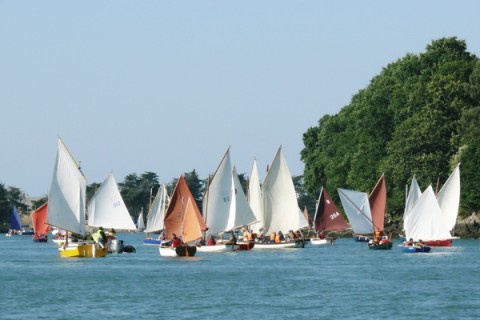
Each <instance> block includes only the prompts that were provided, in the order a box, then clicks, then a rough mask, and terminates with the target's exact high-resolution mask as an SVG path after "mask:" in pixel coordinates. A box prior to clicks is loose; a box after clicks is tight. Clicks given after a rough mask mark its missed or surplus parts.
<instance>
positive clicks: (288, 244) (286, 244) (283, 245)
mask: <svg viewBox="0 0 480 320" xmlns="http://www.w3.org/2000/svg"><path fill="white" fill-rule="evenodd" d="M255 248H256V249H288V248H305V241H304V240H295V241H283V242H280V243H275V242H271V243H261V242H258V243H255Z"/></svg>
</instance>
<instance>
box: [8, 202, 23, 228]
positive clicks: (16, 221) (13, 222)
mask: <svg viewBox="0 0 480 320" xmlns="http://www.w3.org/2000/svg"><path fill="white" fill-rule="evenodd" d="M21 228H22V222H21V221H20V216H19V215H18V211H17V208H15V207H13V212H12V217H11V218H10V229H12V230H20V229H21Z"/></svg>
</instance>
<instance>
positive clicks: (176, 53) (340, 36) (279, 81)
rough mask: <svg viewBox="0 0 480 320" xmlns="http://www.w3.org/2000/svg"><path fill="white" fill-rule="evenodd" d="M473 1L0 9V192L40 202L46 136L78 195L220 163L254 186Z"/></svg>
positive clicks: (474, 5) (203, 172)
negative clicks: (72, 161)
mask: <svg viewBox="0 0 480 320" xmlns="http://www.w3.org/2000/svg"><path fill="white" fill-rule="evenodd" d="M479 12H480V1H476V0H475V1H474V0H472V1H441V0H435V1H383V0H379V1H358V0H352V1H235V2H233V1H118V0H116V1H38V0H32V1H22V0H18V1H3V0H0V110H1V119H2V121H1V126H0V147H1V154H0V182H3V183H5V184H6V185H7V186H16V187H19V188H21V189H23V190H24V191H25V192H26V193H28V194H29V195H32V196H41V195H45V194H46V193H47V192H48V188H49V185H50V180H51V176H52V172H53V165H54V160H55V155H56V139H57V135H59V136H61V137H62V138H63V139H64V141H65V143H66V145H67V146H68V148H69V149H70V151H71V152H72V154H73V155H74V157H75V158H76V159H77V160H78V161H81V163H82V169H83V171H84V173H85V175H86V176H87V178H88V180H89V182H102V181H103V179H104V178H105V177H106V176H107V174H108V173H109V172H110V171H113V173H114V175H115V177H116V179H117V181H122V180H123V178H124V177H125V175H127V174H129V173H134V172H136V173H139V174H140V173H143V172H145V171H153V172H155V173H157V174H158V176H159V178H160V181H161V182H169V181H170V180H171V179H172V178H176V177H178V176H179V175H180V174H181V173H183V172H189V171H191V170H192V169H196V170H197V172H198V173H199V175H200V177H201V178H206V177H207V176H208V174H209V173H213V172H214V170H215V169H216V167H217V164H218V162H219V161H220V160H221V158H222V156H223V154H224V152H225V151H226V149H227V148H228V146H230V145H231V155H232V161H233V163H234V164H235V165H236V166H237V171H238V172H240V173H243V172H244V173H247V174H248V175H249V174H250V170H251V166H252V162H253V159H254V158H255V157H256V159H257V162H258V166H259V170H260V178H261V179H263V178H264V177H265V169H266V166H267V165H268V164H269V163H270V162H271V161H272V160H273V157H274V155H275V152H276V150H277V148H278V147H279V145H282V147H283V151H284V153H285V156H286V159H287V162H288V165H289V167H290V171H291V173H292V174H293V175H299V174H302V172H303V167H304V166H303V163H302V162H301V160H300V151H301V149H302V148H303V142H302V135H303V133H304V132H305V131H306V130H307V129H308V128H309V127H312V126H316V125H317V122H318V120H319V119H320V118H321V117H322V116H323V115H325V114H336V113H337V112H338V111H339V110H340V109H341V108H342V107H343V106H345V105H347V104H349V102H350V99H351V97H352V96H353V95H354V94H355V93H357V92H358V90H360V89H362V88H365V87H366V86H367V85H368V83H369V81H370V80H371V78H372V77H373V76H375V75H377V74H379V73H380V72H381V70H382V68H384V67H386V66H387V64H388V63H390V62H393V61H396V60H397V59H400V58H402V57H404V56H405V54H407V53H414V54H418V53H421V52H424V51H425V47H426V46H427V45H428V44H429V43H431V41H432V40H434V39H439V38H442V37H449V36H457V37H458V38H459V39H463V40H465V41H466V42H467V45H468V50H469V51H470V52H472V53H474V54H476V55H480V19H479V18H478V14H479Z"/></svg>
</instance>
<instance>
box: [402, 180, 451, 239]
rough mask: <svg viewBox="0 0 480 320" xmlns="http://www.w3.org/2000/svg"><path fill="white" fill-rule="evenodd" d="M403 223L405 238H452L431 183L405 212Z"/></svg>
mask: <svg viewBox="0 0 480 320" xmlns="http://www.w3.org/2000/svg"><path fill="white" fill-rule="evenodd" d="M403 224H404V229H405V236H406V238H407V239H410V238H412V239H413V240H415V241H418V240H423V241H429V240H447V239H451V238H452V236H451V235H450V232H449V231H448V229H447V228H446V226H445V222H444V220H443V219H442V210H441V209H440V206H439V205H438V202H437V199H436V197H435V193H434V192H433V188H432V186H431V185H430V186H428V188H427V189H426V190H425V191H424V192H423V194H422V195H421V196H420V198H419V199H418V200H417V202H416V203H415V206H414V207H413V208H411V209H410V210H409V211H408V212H407V214H406V215H405V220H404V222H403Z"/></svg>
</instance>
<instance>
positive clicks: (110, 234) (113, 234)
mask: <svg viewBox="0 0 480 320" xmlns="http://www.w3.org/2000/svg"><path fill="white" fill-rule="evenodd" d="M107 238H108V239H117V231H115V229H113V228H112V229H110V231H109V232H108V236H107Z"/></svg>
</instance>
